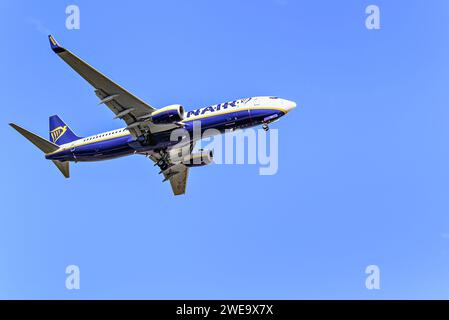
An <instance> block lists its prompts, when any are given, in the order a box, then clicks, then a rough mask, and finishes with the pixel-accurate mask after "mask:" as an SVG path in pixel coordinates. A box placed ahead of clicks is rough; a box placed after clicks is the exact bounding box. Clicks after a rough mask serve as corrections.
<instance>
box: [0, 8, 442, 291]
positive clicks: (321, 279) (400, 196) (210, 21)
mask: <svg viewBox="0 0 449 320" xmlns="http://www.w3.org/2000/svg"><path fill="white" fill-rule="evenodd" d="M68 4H77V5H78V6H79V7H80V10H81V29H80V30H71V31H70V30H67V29H66V28H65V18H66V14H65V8H66V6H67V5H68ZM369 4H377V5H378V6H379V7H380V9H381V30H379V31H369V30H367V29H366V28H365V22H364V20H365V17H366V15H365V7H366V6H367V5H369ZM0 12H1V13H0V35H1V39H2V43H3V45H2V50H0V61H1V62H0V67H1V69H0V88H2V89H1V104H2V107H1V110H2V111H1V113H0V120H1V121H0V123H1V125H0V134H1V137H2V156H1V157H0V178H1V181H2V182H1V187H0V188H1V189H0V194H1V202H0V298H69V299H72V298H74V299H75V298H89V299H90V298H150V299H154V298H160V299H170V298H177V299H184V298H188V299H196V298H200V299H204V298H237V299H239V298H275V299H277V298H285V299H299V298H325V299H328V298H356V299H364V298H367V299H379V298H449V196H448V195H449V125H448V124H449V90H448V85H449V59H448V57H449V45H448V44H449V40H448V39H449V38H448V35H449V3H448V2H447V1H445V0H440V1H436V0H434V1H380V0H376V1H373V2H371V1H362V0H359V1H355V0H352V1H330V0H329V1H293V0H270V1H269V0H267V1H154V2H153V1H151V2H150V1H129V2H121V4H118V3H115V2H111V1H95V2H94V1H78V0H77V1H76V2H64V1H59V2H56V1H55V2H51V4H50V1H48V2H47V3H46V4H43V3H42V2H31V1H30V2H29V3H25V2H23V3H21V2H20V1H6V2H5V1H2V2H1V4H0ZM47 30H49V31H51V32H52V33H53V34H54V35H55V36H56V38H57V39H58V40H59V41H60V42H61V44H63V45H64V46H66V47H67V48H69V49H71V50H72V51H74V52H75V53H77V54H78V55H79V56H81V57H82V58H83V59H85V60H86V61H88V62H89V63H91V64H92V65H94V66H95V67H97V68H98V69H99V70H101V71H102V72H104V73H105V74H107V75H109V76H110V77H111V78H112V79H114V80H115V81H117V82H118V83H120V84H121V85H123V86H124V87H125V88H127V89H129V90H130V91H132V92H133V93H135V94H136V95H138V96H139V97H141V98H142V99H144V100H146V101H148V102H149V103H151V104H152V105H154V106H165V105H168V104H172V103H181V104H183V105H185V106H186V107H187V108H188V109H189V108H195V107H199V106H205V105H208V104H215V103H218V102H222V101H228V100H233V99H237V98H243V97H249V96H257V95H276V96H280V97H283V98H286V99H290V100H294V101H296V102H297V103H298V105H299V106H300V107H298V108H297V109H295V110H294V111H293V112H292V113H290V114H289V115H288V116H287V117H285V118H283V119H282V121H280V122H278V123H276V124H275V125H274V126H273V127H276V128H278V129H279V140H280V146H279V148H280V150H279V153H280V154H279V158H280V163H279V172H278V174H277V175H274V176H260V175H259V174H258V167H257V166H255V165H233V166H230V165H221V166H220V165H216V166H209V167H205V168H201V169H195V170H192V171H191V175H190V178H189V185H188V194H187V195H186V196H184V197H176V198H175V197H173V196H172V194H171V191H170V188H169V186H168V184H162V183H161V178H160V176H158V175H157V171H158V170H157V168H155V167H153V164H152V163H151V162H150V161H149V160H147V159H145V158H143V157H139V156H134V157H127V158H122V159H118V160H114V161H106V162H102V163H81V164H76V165H73V166H72V172H71V173H72V177H71V178H70V180H64V179H63V178H62V175H61V174H60V173H59V172H58V171H57V170H56V168H55V167H54V166H53V165H52V164H51V163H50V162H48V161H46V160H45V159H43V156H42V154H41V153H40V151H38V150H37V149H36V148H35V147H34V146H32V145H31V144H30V143H28V142H27V141H26V140H24V139H23V138H22V137H21V136H20V135H18V134H17V133H16V132H15V131H13V130H12V129H11V128H9V126H8V125H7V123H9V122H17V123H19V124H21V125H23V126H24V127H26V128H28V129H30V130H32V131H34V132H36V133H38V134H41V135H43V136H47V135H48V116H50V115H52V114H55V113H57V114H59V115H60V116H61V117H62V118H63V119H64V120H66V121H67V122H68V123H69V124H70V126H71V127H72V129H73V130H74V131H75V132H76V133H77V134H79V135H89V134H93V133H95V132H98V131H105V130H111V129H114V128H118V127H121V126H122V123H121V122H120V121H119V120H112V118H113V114H112V113H111V112H110V111H109V110H108V109H107V108H105V107H104V106H98V105H97V103H98V99H97V98H96V97H95V95H94V93H93V90H92V88H91V87H90V86H89V85H88V84H87V83H86V82H85V81H84V80H82V79H81V78H80V77H79V76H78V75H77V74H76V73H74V72H73V71H72V70H71V69H70V68H69V67H68V66H67V65H65V64H64V63H63V61H61V60H60V59H58V57H56V56H55V55H54V54H53V53H52V52H51V51H50V48H49V44H48V41H47V38H46V35H47ZM69 264H76V265H78V266H79V267H80V269H81V289H80V290H79V291H68V290H67V289H66V288H65V285H64V283H65V277H66V275H65V268H66V266H67V265H69ZM370 264H376V265H378V266H379V267H380V270H381V290H378V291H369V290H367V289H365V285H364V284H365V277H366V275H365V273H364V271H365V267H366V266H367V265H370Z"/></svg>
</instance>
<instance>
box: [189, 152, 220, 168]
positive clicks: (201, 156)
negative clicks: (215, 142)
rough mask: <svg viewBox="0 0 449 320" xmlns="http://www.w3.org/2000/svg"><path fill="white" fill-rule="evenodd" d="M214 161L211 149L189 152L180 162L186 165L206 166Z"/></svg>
mask: <svg viewBox="0 0 449 320" xmlns="http://www.w3.org/2000/svg"><path fill="white" fill-rule="evenodd" d="M213 161H214V154H213V152H212V150H203V149H201V150H199V152H195V153H191V154H190V155H188V156H186V157H185V158H184V159H183V161H182V163H183V164H184V165H185V166H186V167H189V168H190V167H201V166H207V165H208V164H211V163H212V162H213Z"/></svg>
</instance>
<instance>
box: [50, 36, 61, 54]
mask: <svg viewBox="0 0 449 320" xmlns="http://www.w3.org/2000/svg"><path fill="white" fill-rule="evenodd" d="M48 40H50V46H51V50H53V51H54V52H56V53H61V52H64V51H65V49H64V48H63V47H61V46H60V45H59V44H58V43H57V42H56V40H55V38H53V36H52V35H51V34H50V35H49V36H48Z"/></svg>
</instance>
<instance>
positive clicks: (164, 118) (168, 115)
mask: <svg viewBox="0 0 449 320" xmlns="http://www.w3.org/2000/svg"><path fill="white" fill-rule="evenodd" d="M151 119H152V121H153V123H154V124H170V123H174V122H178V121H181V120H182V119H184V108H183V106H181V105H180V104H172V105H170V106H166V107H163V108H161V109H159V110H156V111H155V112H153V113H152V114H151Z"/></svg>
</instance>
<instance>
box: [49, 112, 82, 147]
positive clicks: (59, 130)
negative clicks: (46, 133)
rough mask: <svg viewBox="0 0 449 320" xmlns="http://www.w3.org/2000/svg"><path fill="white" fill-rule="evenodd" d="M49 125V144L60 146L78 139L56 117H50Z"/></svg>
mask: <svg viewBox="0 0 449 320" xmlns="http://www.w3.org/2000/svg"><path fill="white" fill-rule="evenodd" d="M49 123H50V141H51V142H53V143H56V144H57V145H61V144H65V143H69V142H72V141H74V140H78V139H80V137H78V136H77V135H76V134H74V133H73V131H72V130H71V129H70V128H69V126H68V125H66V124H65V123H64V121H62V120H61V118H59V117H58V116H57V115H54V116H51V117H50V119H49Z"/></svg>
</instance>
